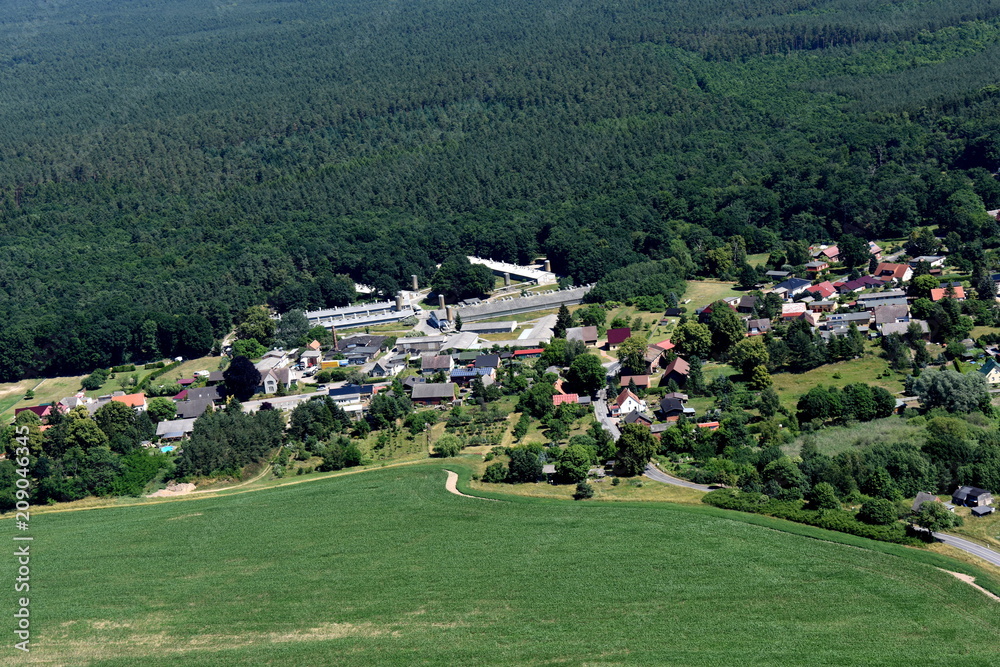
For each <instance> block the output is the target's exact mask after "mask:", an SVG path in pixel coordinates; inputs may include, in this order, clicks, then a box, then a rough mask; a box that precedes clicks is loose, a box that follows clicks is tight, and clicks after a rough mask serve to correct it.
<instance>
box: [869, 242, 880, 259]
mask: <svg viewBox="0 0 1000 667" xmlns="http://www.w3.org/2000/svg"><path fill="white" fill-rule="evenodd" d="M868 253H869V254H871V255H875V259H882V248H879V247H878V244H876V243H875V242H874V241H869V242H868Z"/></svg>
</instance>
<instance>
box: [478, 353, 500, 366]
mask: <svg viewBox="0 0 1000 667" xmlns="http://www.w3.org/2000/svg"><path fill="white" fill-rule="evenodd" d="M474 365H475V367H476V368H497V367H498V366H500V355H498V354H480V355H479V356H478V357H476V361H475V363H474Z"/></svg>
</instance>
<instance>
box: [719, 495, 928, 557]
mask: <svg viewBox="0 0 1000 667" xmlns="http://www.w3.org/2000/svg"><path fill="white" fill-rule="evenodd" d="M702 502H705V503H707V504H709V505H712V506H714V507H721V508H722V509H727V510H738V511H740V512H749V513H751V514H765V515H767V516H773V517H775V518H778V519H786V520H788V521H794V522H796V523H804V524H807V525H810V526H816V527H817V528H825V529H826V530H836V531H838V532H841V533H848V534H850V535H857V536H858V537H867V538H869V539H872V540H880V541H882V542H895V543H896V544H907V545H914V544H920V540H918V539H917V538H915V537H912V536H910V535H907V533H906V527H905V526H904V525H903V524H901V523H898V522H897V523H894V524H890V525H888V526H872V525H869V524H867V523H862V522H860V521H858V520H857V519H856V518H854V515H853V514H851V513H850V512H845V511H844V510H810V509H806V508H805V507H804V506H803V504H802V501H799V500H774V499H773V498H769V497H768V496H766V495H764V494H763V493H745V492H742V491H740V490H738V489H717V490H715V491H710V492H708V493H707V494H705V496H704V497H703V498H702Z"/></svg>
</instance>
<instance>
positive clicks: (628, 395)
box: [611, 389, 646, 417]
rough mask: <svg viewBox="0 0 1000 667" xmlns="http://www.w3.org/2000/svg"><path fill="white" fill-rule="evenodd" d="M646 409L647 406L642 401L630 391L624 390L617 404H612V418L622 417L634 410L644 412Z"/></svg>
mask: <svg viewBox="0 0 1000 667" xmlns="http://www.w3.org/2000/svg"><path fill="white" fill-rule="evenodd" d="M645 409H646V404H645V403H643V402H642V399H640V398H639V397H638V396H636V395H635V394H633V393H632V392H631V391H629V390H628V389H623V390H622V393H620V394H618V398H616V399H615V402H614V403H612V404H611V416H612V417H622V416H625V415H627V414H628V413H630V412H632V411H634V410H638V411H639V412H642V411H644V410H645Z"/></svg>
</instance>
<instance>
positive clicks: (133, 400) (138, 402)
mask: <svg viewBox="0 0 1000 667" xmlns="http://www.w3.org/2000/svg"><path fill="white" fill-rule="evenodd" d="M111 400H112V401H118V402H119V403H124V404H125V405H127V406H129V407H130V408H138V407H140V406H143V405H146V394H143V393H138V394H125V395H124V396H113V397H112V398H111Z"/></svg>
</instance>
